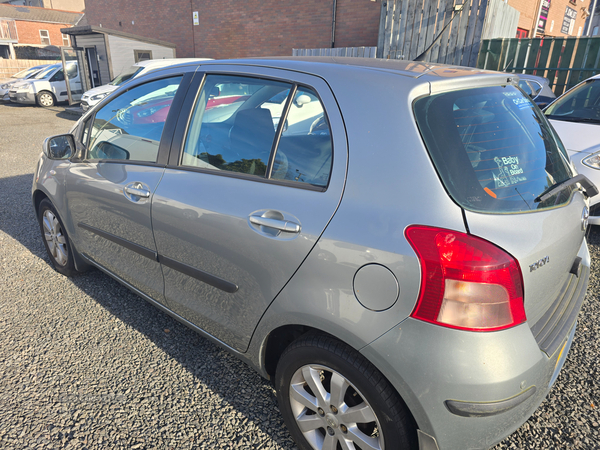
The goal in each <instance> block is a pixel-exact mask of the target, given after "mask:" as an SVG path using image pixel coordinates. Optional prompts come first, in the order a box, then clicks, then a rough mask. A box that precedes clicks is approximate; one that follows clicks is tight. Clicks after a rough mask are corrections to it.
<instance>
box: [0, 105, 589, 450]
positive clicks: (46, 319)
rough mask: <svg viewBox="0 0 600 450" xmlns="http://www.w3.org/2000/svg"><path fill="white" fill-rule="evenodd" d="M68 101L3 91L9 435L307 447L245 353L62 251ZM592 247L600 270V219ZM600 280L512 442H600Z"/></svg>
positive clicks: (1, 297)
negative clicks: (52, 229)
mask: <svg viewBox="0 0 600 450" xmlns="http://www.w3.org/2000/svg"><path fill="white" fill-rule="evenodd" d="M74 119H75V117H73V116H70V115H68V114H66V113H65V112H64V108H61V107H54V108H50V109H42V108H38V107H29V106H18V105H10V104H9V105H5V104H0V287H1V289H0V448H2V449H29V448H36V449H37V448H53V449H54V448H74V449H84V448H89V449H93V448H94V449H95V448H127V449H130V448H131V449H152V448H159V449H171V448H172V449H187V448H199V449H204V448H206V449H218V448H224V449H229V448H236V449H248V448H253V449H286V450H290V449H295V446H294V445H293V443H292V441H291V438H290V437H289V434H288V432H287V430H286V429H285V427H284V425H283V422H282V420H281V417H280V413H279V410H278V408H277V404H276V399H275V394H274V391H273V389H272V387H271V385H270V383H269V382H267V381H265V380H263V379H262V378H261V377H259V376H258V375H257V374H256V373H255V372H254V371H252V370H251V369H250V368H248V367H247V366H246V365H245V364H244V363H242V362H240V361H238V360H237V359H236V358H234V357H232V356H230V355H229V354H228V353H226V352H225V351H223V350H221V349H220V348H218V347H216V346H215V345H213V344H211V343H209V342H208V341H206V340H204V339H203V338H201V337H199V336H198V335H197V334H195V333H194V332H192V331H191V330H189V329H187V328H185V327H184V326H183V325H180V324H179V323H178V322H176V321H174V320H173V319H171V318H170V317H169V316H167V315H165V314H163V313H162V312H160V311H158V310H157V309H155V308H154V307H153V306H151V305H149V304H148V303H146V302H144V301H143V300H141V299H140V298H138V297H137V296H135V295H133V294H131V293H130V292H129V291H128V290H126V289H125V288H123V287H121V286H120V285H119V284H118V283H116V282H115V281H113V280H112V279H110V278H109V277H107V276H105V275H104V274H102V273H100V272H99V271H96V270H92V271H90V272H88V273H86V274H83V275H80V276H78V277H75V278H73V279H68V278H65V277H63V276H62V275H60V274H58V273H57V272H55V271H54V270H53V269H52V267H51V266H50V264H49V261H48V258H47V256H46V253H45V250H44V247H43V244H42V241H41V239H40V236H39V228H38V225H37V221H36V219H35V217H34V214H33V209H32V207H31V201H30V189H31V179H32V174H33V171H34V168H35V164H36V161H37V158H38V155H39V152H40V149H41V143H42V141H43V139H44V138H45V137H46V136H49V135H52V134H59V133H63V132H66V131H68V130H69V128H70V127H71V126H72V125H73V123H74V121H73V120H74ZM589 239H590V244H591V245H590V250H591V252H592V257H593V260H594V264H593V268H594V271H597V270H598V269H599V266H598V260H599V259H598V258H599V257H600V227H598V229H595V230H592V232H591V234H590V236H589ZM599 293H600V284H599V280H598V278H597V277H596V276H595V275H592V278H591V282H590V289H589V293H588V299H587V301H586V303H585V304H584V307H583V311H582V312H581V314H580V322H579V328H578V330H577V334H576V336H575V343H574V345H573V347H572V349H571V353H570V354H569V358H568V360H567V363H566V365H565V367H564V369H563V371H562V373H561V375H560V377H559V378H558V381H557V382H556V384H555V387H554V388H553V389H552V391H551V393H550V395H549V397H548V398H547V400H546V401H545V402H544V403H543V404H542V406H541V407H540V408H539V410H538V411H537V412H536V413H535V415H534V416H533V417H532V418H531V419H530V420H529V421H528V422H527V423H526V424H525V425H523V426H522V427H521V428H520V429H519V430H518V431H517V432H516V433H515V434H513V435H512V436H510V437H509V438H508V439H506V440H505V441H504V442H502V443H501V444H499V445H498V446H497V447H495V450H499V449H567V448H569V449H570V448H574V449H575V448H576V449H595V448H600V444H599V443H600V426H599V424H600V413H599V408H600V387H599V381H598V380H599V376H600V374H599V369H598V351H599V348H600V345H599V339H598V321H599V320H600V307H599V305H598V301H597V299H598V295H599Z"/></svg>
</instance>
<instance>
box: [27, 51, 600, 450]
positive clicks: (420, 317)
mask: <svg viewBox="0 0 600 450" xmlns="http://www.w3.org/2000/svg"><path fill="white" fill-rule="evenodd" d="M32 194H33V197H32V198H33V205H34V207H35V211H36V214H37V217H38V219H39V223H40V230H41V234H42V239H43V241H44V243H45V245H46V248H47V250H48V254H49V257H50V260H51V262H52V264H53V265H54V267H55V268H56V270H57V271H59V272H60V273H62V274H65V275H68V276H71V275H75V274H76V273H78V272H80V271H83V270H85V269H86V268H88V267H90V266H92V267H96V268H98V269H100V270H102V271H103V272H105V273H107V274H108V275H110V276H111V277H113V278H115V279H116V280H118V281H119V282H121V283H122V284H124V285H125V286H127V287H129V288H130V289H131V290H132V291H134V292H136V293H137V294H138V295H140V296H141V297H143V298H144V299H146V300H147V301H148V302H150V303H151V304H153V305H154V306H156V307H157V308H159V309H160V310H163V311H165V312H167V313H168V314H170V315H172V316H173V317H175V318H176V319H177V320H179V321H181V322H183V323H184V324H186V325H187V326H189V327H190V328H192V329H194V330H196V331H197V332H199V333H200V334H202V335H203V336H205V337H206V338H208V339H210V340H212V341H213V342H215V343H217V344H218V345H220V346H222V347H224V348H226V349H227V350H228V351H230V352H231V353H233V354H234V355H236V356H238V357H239V358H241V359H242V360H244V361H246V362H247V363H248V364H249V365H250V366H252V367H253V368H255V369H256V370H257V371H258V372H259V373H260V374H261V375H263V376H264V377H266V378H270V379H272V380H273V381H274V384H275V386H276V388H277V398H278V401H279V405H280V410H281V413H282V415H283V417H284V419H285V422H286V424H287V427H288V429H289V431H290V433H291V435H292V436H293V438H294V439H295V441H296V442H297V444H298V446H299V448H301V449H313V450H314V449H360V450H373V449H384V448H385V449H386V450H390V449H405V448H420V449H428V450H429V449H467V448H468V449H479V448H488V447H490V446H492V445H493V444H495V443H497V442H499V441H500V440H502V439H503V438H504V437H506V436H507V435H509V434H510V433H512V432H513V431H514V430H516V429H517V428H518V427H519V426H520V425H521V424H523V423H524V422H525V421H526V420H527V418H528V417H529V416H530V415H531V414H532V413H533V411H534V410H535V409H536V408H537V407H538V406H539V404H540V403H541V402H542V401H543V400H544V398H545V397H546V395H547V393H548V391H549V390H550V388H551V386H552V384H553V383H554V380H555V379H556V377H557V375H558V373H559V371H560V369H561V367H562V366H563V364H564V361H565V358H566V356H567V353H568V350H569V347H570V346H571V342H572V340H573V336H574V333H575V327H576V322H577V314H578V313H579V310H580V308H581V304H582V302H583V299H584V296H585V292H586V288H587V284H588V276H589V267H590V257H589V254H588V250H587V246H586V240H585V232H586V225H587V214H588V206H589V197H592V196H594V195H595V194H597V189H596V187H595V186H594V185H593V183H591V182H590V181H589V180H588V179H587V178H586V177H585V176H583V175H577V174H576V173H575V172H574V170H573V167H572V165H571V164H570V161H569V158H568V156H567V154H566V152H565V150H564V148H563V147H562V144H561V143H560V141H559V139H558V137H557V135H556V134H555V132H554V131H553V129H552V127H550V126H549V124H548V122H547V120H546V118H545V117H544V116H543V114H542V113H541V112H540V110H539V109H538V108H537V107H536V106H535V104H534V103H532V101H531V100H530V98H529V97H528V96H527V95H526V94H525V93H524V92H523V91H521V90H520V89H519V88H518V79H517V78H513V76H512V75H506V74H501V73H494V72H482V71H480V70H475V69H468V68H460V67H451V66H440V65H429V64H427V63H415V62H407V61H387V60H369V59H351V58H298V59H256V60H238V61H223V62H221V61H210V62H208V61H206V62H200V63H190V64H184V65H180V66H176V67H169V68H166V69H164V70H160V71H157V72H154V73H152V74H149V75H147V76H144V77H140V78H139V79H136V80H133V81H131V82H130V83H129V84H128V88H127V89H123V90H121V91H120V92H117V93H115V94H113V95H112V96H110V97H108V98H106V99H105V100H103V101H102V102H101V103H100V104H99V105H97V107H95V108H94V109H92V110H91V111H89V112H88V113H87V114H86V115H84V116H83V117H82V118H81V119H80V120H79V121H78V122H77V124H76V125H75V126H74V127H73V129H72V130H71V132H70V133H68V134H65V135H60V136H54V137H51V138H48V139H47V140H46V142H45V144H44V151H43V154H42V155H41V157H40V160H39V163H38V166H37V169H36V171H35V176H34V182H33V190H32Z"/></svg>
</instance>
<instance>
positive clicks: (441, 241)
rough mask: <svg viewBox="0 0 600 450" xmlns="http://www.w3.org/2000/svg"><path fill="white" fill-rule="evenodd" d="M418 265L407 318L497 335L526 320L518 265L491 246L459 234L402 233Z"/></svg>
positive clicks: (437, 230)
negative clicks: (416, 296)
mask: <svg viewBox="0 0 600 450" xmlns="http://www.w3.org/2000/svg"><path fill="white" fill-rule="evenodd" d="M406 238H407V239H408V242H410V244H411V245H412V247H413V249H414V250H415V252H416V253H417V255H418V257H419V261H420V262H421V292H420V293H419V299H418V301H417V306H416V307H415V309H414V311H413V312H412V314H411V317H414V318H416V319H420V320H424V321H426V322H431V323H435V324H437V325H442V326H446V327H450V328H459V329H462V330H470V331H496V330H503V329H505V328H510V327H513V326H515V325H519V324H520V323H523V322H525V320H527V318H526V316H525V308H524V306H523V281H522V277H521V268H520V267H519V263H518V262H517V261H516V260H515V259H514V258H513V257H512V256H511V255H509V254H508V253H506V252H505V251H504V250H502V249H500V248H499V247H496V246H495V245H494V244H492V243H490V242H488V241H486V240H484V239H481V238H478V237H475V236H471V235H468V234H465V233H460V232H458V231H451V230H445V229H443V228H432V227H426V226H421V225H414V226H410V227H408V228H407V229H406Z"/></svg>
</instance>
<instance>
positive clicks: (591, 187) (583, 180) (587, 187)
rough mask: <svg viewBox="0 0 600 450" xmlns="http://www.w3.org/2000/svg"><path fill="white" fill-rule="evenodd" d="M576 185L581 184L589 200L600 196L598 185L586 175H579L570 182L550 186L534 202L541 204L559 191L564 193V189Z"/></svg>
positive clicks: (570, 179)
mask: <svg viewBox="0 0 600 450" xmlns="http://www.w3.org/2000/svg"><path fill="white" fill-rule="evenodd" d="M576 183H579V184H581V187H582V188H583V190H584V192H585V195H586V196H587V197H588V198H590V197H593V196H594V195H598V188H597V187H596V185H595V184H594V183H592V182H591V181H590V179H589V178H588V177H586V176H585V175H583V174H579V175H576V176H574V177H573V178H569V179H568V180H565V181H561V182H560V183H556V184H554V185H552V186H550V187H549V188H547V189H546V190H545V191H544V192H542V193H541V194H540V195H538V196H537V197H536V198H535V200H534V202H536V203H539V202H543V201H546V200H548V199H549V198H550V197H552V196H553V195H554V194H556V193H558V192H559V191H562V190H563V189H565V188H567V187H569V186H572V185H574V184H576Z"/></svg>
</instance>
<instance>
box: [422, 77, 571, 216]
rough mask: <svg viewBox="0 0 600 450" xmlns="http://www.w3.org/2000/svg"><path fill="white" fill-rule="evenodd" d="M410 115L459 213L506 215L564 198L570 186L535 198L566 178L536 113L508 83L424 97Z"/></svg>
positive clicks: (563, 160) (555, 143)
mask: <svg viewBox="0 0 600 450" xmlns="http://www.w3.org/2000/svg"><path fill="white" fill-rule="evenodd" d="M414 111H415V115H416V119H417V124H418V126H419V129H420V131H421V134H422V136H423V138H424V141H425V145H426V146H427V149H428V150H429V153H430V155H431V158H432V160H433V162H434V164H435V167H436V169H437V171H438V173H439V174H440V177H441V179H442V181H443V182H444V185H445V186H446V189H447V190H448V192H449V193H450V195H451V196H452V197H453V198H454V200H455V201H456V202H457V203H458V204H459V205H461V206H463V207H464V208H466V209H469V210H472V211H479V212H494V213H511V212H525V211H531V210H539V209H546V208H551V207H555V206H559V205H562V204H564V203H566V202H567V201H569V199H570V196H571V193H572V192H573V191H574V189H575V188H574V187H573V186H570V187H568V188H565V189H563V190H560V191H557V192H556V193H555V194H554V195H552V196H551V197H550V198H548V199H546V200H544V201H541V202H540V200H539V198H538V197H539V196H540V195H541V194H542V193H544V192H546V191H547V190H548V189H549V188H550V187H552V186H554V185H556V184H558V183H561V182H563V181H566V180H568V179H569V178H571V177H572V176H573V174H572V172H571V168H570V165H569V162H568V159H567V156H566V152H564V150H563V149H562V148H561V144H560V141H559V140H558V138H557V137H556V135H555V134H554V133H553V130H552V128H551V127H550V126H549V124H548V122H547V121H546V119H545V118H544V116H543V114H542V113H541V112H540V111H539V109H538V108H536V107H535V104H534V103H533V102H532V101H531V100H530V99H529V98H528V97H526V96H525V95H524V94H523V93H522V92H521V91H520V90H518V89H517V88H515V87H514V86H505V87H502V86H495V87H487V88H476V89H465V90H461V91H453V92H448V93H443V94H438V95H433V96H428V97H423V98H421V99H419V100H417V101H416V102H415V104H414Z"/></svg>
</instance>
